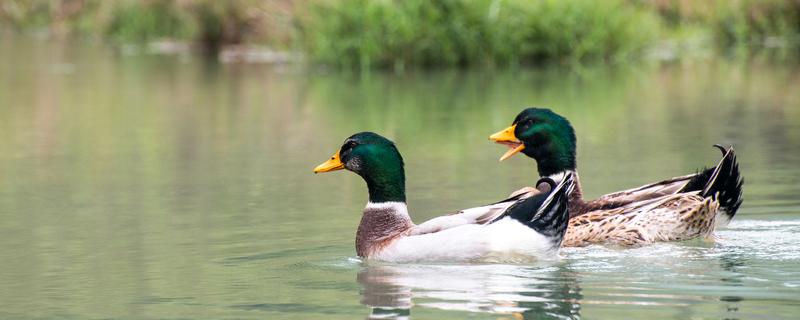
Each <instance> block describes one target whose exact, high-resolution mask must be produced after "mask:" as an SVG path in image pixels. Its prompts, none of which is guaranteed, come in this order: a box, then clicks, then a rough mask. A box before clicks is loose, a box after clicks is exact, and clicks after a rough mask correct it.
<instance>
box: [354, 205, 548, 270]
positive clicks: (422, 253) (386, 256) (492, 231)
mask: <svg viewBox="0 0 800 320" xmlns="http://www.w3.org/2000/svg"><path fill="white" fill-rule="evenodd" d="M376 209H380V210H386V209H389V210H391V211H392V213H393V214H396V215H405V216H406V217H407V216H408V212H407V209H406V205H405V204H404V203H400V202H394V203H380V204H374V203H370V204H368V205H367V209H365V211H370V210H376ZM473 209H477V208H473ZM469 213H471V214H473V213H475V212H469ZM479 215H480V214H479ZM456 216H459V215H450V216H444V217H439V218H447V219H440V220H439V221H440V222H444V223H446V224H447V223H448V222H449V221H452V219H462V218H458V217H456ZM439 218H437V219H439ZM434 220H435V219H434ZM431 221H433V220H431ZM431 221H429V222H431ZM462 223H463V222H462ZM415 229H416V228H415ZM412 230H413V229H412ZM440 230H441V229H440ZM557 254H558V248H553V247H552V241H551V239H549V238H548V237H546V236H544V235H542V234H540V233H538V232H536V231H535V230H533V229H531V228H530V227H528V226H526V225H524V224H522V223H520V222H519V221H517V220H514V219H511V218H509V217H505V218H503V219H501V220H499V221H497V222H495V223H492V224H474V223H470V224H463V225H460V226H457V227H450V228H444V230H441V231H438V232H432V233H425V234H419V235H407V236H399V237H398V238H396V239H395V240H394V241H392V242H390V243H389V244H387V245H386V246H385V247H383V248H382V249H381V250H380V251H377V252H375V253H374V254H373V255H372V256H370V257H369V258H370V259H375V260H381V261H387V262H425V261H453V262H455V261H481V262H500V261H505V262H514V261H530V260H542V259H546V260H552V259H557V257H558V255H557Z"/></svg>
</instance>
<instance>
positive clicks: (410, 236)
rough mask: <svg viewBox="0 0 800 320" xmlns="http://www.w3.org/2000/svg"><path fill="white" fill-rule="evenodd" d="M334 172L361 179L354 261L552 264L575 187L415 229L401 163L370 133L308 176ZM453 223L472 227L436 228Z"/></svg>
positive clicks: (564, 185)
mask: <svg viewBox="0 0 800 320" xmlns="http://www.w3.org/2000/svg"><path fill="white" fill-rule="evenodd" d="M340 169H347V170H349V171H352V172H355V173H356V174H358V175H359V176H361V178H363V179H364V181H365V182H366V183H367V190H368V191H369V202H367V206H366V208H364V211H363V215H362V217H361V223H360V224H359V226H358V231H357V232H356V252H357V254H358V255H359V256H360V257H363V258H366V259H374V260H381V261H389V262H411V261H507V260H516V259H529V258H539V259H551V258H554V257H556V253H557V252H558V248H559V247H560V244H561V240H562V239H563V235H564V232H565V229H566V223H567V220H568V219H569V213H568V211H567V197H568V194H569V192H570V191H571V189H572V187H573V185H574V184H573V180H572V177H571V176H566V177H564V178H563V179H561V180H560V183H558V184H556V183H555V182H553V181H552V180H551V179H549V178H547V179H542V181H541V183H537V186H538V187H539V192H538V193H537V194H536V195H534V196H532V197H528V198H526V199H522V200H521V199H519V198H516V199H508V200H507V201H504V202H499V203H496V204H492V205H489V206H483V207H477V208H472V209H469V210H464V211H461V212H459V213H457V214H453V215H450V216H447V218H444V219H442V218H438V219H433V220H431V221H429V222H428V223H425V224H423V225H420V226H416V225H415V224H414V223H413V222H412V221H411V218H410V216H409V214H408V209H407V206H406V193H405V173H404V170H403V158H402V157H401V156H400V152H399V151H398V150H397V148H396V147H395V145H394V143H393V142H392V141H390V140H388V139H386V138H384V137H382V136H380V135H378V134H376V133H372V132H361V133H357V134H354V135H352V136H350V137H349V138H347V139H346V140H345V141H344V144H343V145H342V146H341V148H340V149H339V151H337V152H336V153H335V154H334V155H333V156H332V157H331V158H330V159H328V160H327V161H325V162H324V163H322V164H320V165H319V166H317V167H316V168H314V173H320V172H330V171H335V170H340ZM452 220H459V221H467V220H469V221H471V223H465V224H462V225H460V226H457V227H442V225H443V224H444V225H447V224H448V222H449V221H452ZM419 227H421V228H419ZM434 229H436V230H434Z"/></svg>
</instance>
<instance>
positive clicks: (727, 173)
mask: <svg viewBox="0 0 800 320" xmlns="http://www.w3.org/2000/svg"><path fill="white" fill-rule="evenodd" d="M714 147H717V148H718V149H720V151H722V160H720V162H719V164H717V166H716V167H713V168H711V169H705V170H703V171H702V172H700V173H698V174H697V175H696V176H695V177H693V178H692V179H691V180H689V182H688V183H686V186H684V187H683V189H681V192H690V191H701V195H702V196H703V197H717V199H718V201H719V203H720V210H721V211H722V212H723V213H724V214H725V216H726V217H727V219H728V221H730V219H733V216H734V215H736V211H738V210H739V206H741V204H742V184H744V178H743V177H742V175H741V172H739V162H738V161H737V160H736V154H735V153H734V151H733V147H732V146H731V147H729V148H728V149H725V148H724V147H722V146H720V145H714Z"/></svg>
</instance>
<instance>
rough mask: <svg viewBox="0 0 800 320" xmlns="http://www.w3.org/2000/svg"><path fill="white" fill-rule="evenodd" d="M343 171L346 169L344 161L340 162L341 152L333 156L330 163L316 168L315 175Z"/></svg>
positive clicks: (329, 160)
mask: <svg viewBox="0 0 800 320" xmlns="http://www.w3.org/2000/svg"><path fill="white" fill-rule="evenodd" d="M342 169H344V163H342V161H341V160H339V151H336V153H334V154H333V156H331V158H330V159H328V161H325V162H323V163H322V164H320V165H318V166H317V167H316V168H314V173H320V172H329V171H336V170H342Z"/></svg>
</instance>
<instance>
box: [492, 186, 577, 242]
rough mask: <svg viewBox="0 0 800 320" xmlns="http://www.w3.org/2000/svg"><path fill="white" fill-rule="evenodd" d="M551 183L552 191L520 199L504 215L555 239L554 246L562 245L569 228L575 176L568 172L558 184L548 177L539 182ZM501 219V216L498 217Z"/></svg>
mask: <svg viewBox="0 0 800 320" xmlns="http://www.w3.org/2000/svg"><path fill="white" fill-rule="evenodd" d="M540 183H547V184H549V185H550V190H551V191H550V192H549V193H547V194H540V195H536V196H533V197H530V198H527V199H524V200H520V201H519V202H517V203H515V204H514V205H512V206H511V207H509V208H508V209H507V210H506V212H505V213H504V214H503V215H502V216H503V217H505V216H509V217H511V218H512V219H514V220H517V221H519V222H521V223H523V224H525V225H527V226H528V227H530V228H531V229H533V230H536V231H537V232H539V233H540V234H542V235H544V236H546V237H548V238H550V239H551V240H552V241H553V247H554V248H557V247H559V246H561V240H562V239H563V238H564V233H565V232H566V230H567V222H568V221H569V210H567V203H568V200H569V194H570V193H571V192H572V190H573V189H574V186H575V182H574V177H573V175H572V174H568V175H567V176H566V177H564V179H563V180H562V181H561V183H559V184H558V185H556V184H555V182H554V181H552V180H550V179H548V178H542V180H539V182H538V183H537V186H538V185H539V184H540ZM498 219H500V218H498Z"/></svg>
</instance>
